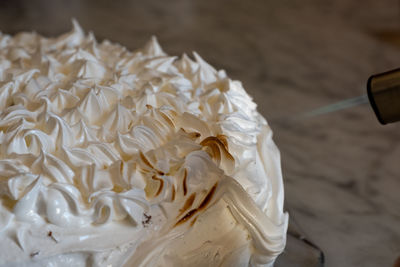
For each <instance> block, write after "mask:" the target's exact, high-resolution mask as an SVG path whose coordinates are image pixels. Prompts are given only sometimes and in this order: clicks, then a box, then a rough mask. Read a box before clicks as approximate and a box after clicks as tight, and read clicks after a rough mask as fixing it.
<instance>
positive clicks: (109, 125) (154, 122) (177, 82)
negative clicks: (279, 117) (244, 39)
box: [0, 22, 288, 266]
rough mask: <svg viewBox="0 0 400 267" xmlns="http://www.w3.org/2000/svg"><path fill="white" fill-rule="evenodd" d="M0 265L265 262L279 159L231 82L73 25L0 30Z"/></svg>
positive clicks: (278, 236) (276, 209) (270, 247)
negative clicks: (51, 33) (55, 30)
mask: <svg viewBox="0 0 400 267" xmlns="http://www.w3.org/2000/svg"><path fill="white" fill-rule="evenodd" d="M0 110H1V113H0V141H1V142H0V143H1V147H0V149H1V150H0V157H1V158H0V177H1V178H0V201H1V202H0V204H1V205H0V266H249V265H250V266H271V265H272V264H273V262H274V260H275V258H276V257H277V256H278V255H279V254H280V253H281V252H282V250H283V249H284V246H285V242H286V230H287V222H288V216H287V214H286V213H284V212H283V184H282V174H281V169H280V156H279V151H278V149H277V148H276V146H275V144H274V143H273V141H272V132H271V129H270V127H269V126H268V124H267V122H266V121H265V119H264V118H263V117H262V116H261V115H260V114H259V113H258V112H257V110H256V104H255V103H254V102H253V101H252V99H251V98H250V97H249V95H248V94H247V93H246V92H245V90H244V89H243V87H242V85H241V83H240V82H239V81H233V80H231V79H229V78H228V77H227V76H226V74H225V72H224V71H216V70H215V69H214V68H213V67H212V66H210V65H209V64H208V63H206V62H205V61H204V60H203V59H202V58H201V57H200V56H199V55H198V54H196V53H194V59H191V58H189V57H188V56H186V55H183V56H182V57H180V58H177V57H170V56H168V55H167V54H166V53H165V52H164V51H163V50H162V48H161V47H160V45H159V44H158V43H157V40H156V39H155V38H154V37H153V38H152V39H151V40H150V42H149V43H148V44H147V45H146V46H145V47H144V48H143V49H140V50H137V51H135V52H130V51H129V50H127V49H126V48H124V47H122V46H121V45H118V44H114V43H111V42H109V41H107V40H106V41H103V42H102V43H98V42H97V41H96V39H95V38H94V36H93V34H88V35H85V33H84V32H83V31H82V29H81V28H80V27H79V25H78V24H77V23H76V22H74V27H73V30H72V31H71V32H69V33H67V34H64V35H61V36H59V37H57V38H45V37H42V36H40V35H38V34H36V33H19V34H17V35H15V36H9V35H6V34H0Z"/></svg>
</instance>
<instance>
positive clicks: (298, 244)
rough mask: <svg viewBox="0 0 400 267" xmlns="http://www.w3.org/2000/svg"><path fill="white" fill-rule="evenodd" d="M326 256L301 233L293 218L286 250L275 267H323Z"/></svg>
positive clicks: (277, 260) (290, 219) (290, 221)
mask: <svg viewBox="0 0 400 267" xmlns="http://www.w3.org/2000/svg"><path fill="white" fill-rule="evenodd" d="M324 263H325V256H324V253H323V251H322V250H321V249H320V248H319V247H318V245H316V244H315V243H314V242H312V241H310V240H309V239H308V238H307V236H306V235H305V234H304V233H303V232H302V231H301V228H300V226H299V225H298V224H297V222H296V220H295V219H294V218H293V217H290V218H289V227H288V232H287V241H286V247H285V250H284V251H283V252H282V254H281V255H279V257H278V258H277V259H276V261H275V265H274V266H275V267H292V266H296V267H323V266H324Z"/></svg>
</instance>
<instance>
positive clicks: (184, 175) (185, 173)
mask: <svg viewBox="0 0 400 267" xmlns="http://www.w3.org/2000/svg"><path fill="white" fill-rule="evenodd" d="M186 179H187V169H186V168H185V172H184V174H183V195H184V196H186V194H187V185H186Z"/></svg>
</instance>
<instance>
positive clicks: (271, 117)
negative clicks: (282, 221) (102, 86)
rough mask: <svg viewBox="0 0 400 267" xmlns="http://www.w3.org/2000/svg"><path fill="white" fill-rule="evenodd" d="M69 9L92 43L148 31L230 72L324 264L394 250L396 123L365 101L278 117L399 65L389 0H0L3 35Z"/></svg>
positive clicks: (399, 8)
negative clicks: (253, 108) (256, 116)
mask: <svg viewBox="0 0 400 267" xmlns="http://www.w3.org/2000/svg"><path fill="white" fill-rule="evenodd" d="M73 17H74V18H76V19H77V20H78V21H79V23H80V24H81V26H82V27H83V28H84V30H85V31H87V32H88V31H93V32H94V33H95V36H96V37H97V39H98V40H99V41H101V40H104V39H109V40H111V41H113V42H118V43H120V44H122V45H124V46H126V47H128V48H129V49H136V48H138V47H141V46H143V45H144V44H145V42H146V41H147V40H149V38H150V37H151V35H156V36H157V37H158V39H159V42H160V43H161V45H162V47H163V48H164V50H165V51H166V52H167V53H169V54H171V55H181V54H182V53H184V52H186V53H188V54H190V53H191V52H192V51H197V52H198V53H199V54H200V55H201V56H202V57H203V58H204V59H205V60H206V61H208V62H209V63H211V64H212V65H213V66H215V67H216V68H217V69H225V70H226V71H227V73H228V75H229V76H230V77H231V78H233V79H237V80H241V81H242V82H243V84H244V87H245V88H246V90H247V91H248V92H249V94H250V95H252V96H253V97H254V100H255V102H256V103H257V104H258V109H259V111H260V112H261V113H262V114H263V115H264V116H265V117H266V118H267V120H268V122H269V123H270V125H271V127H272V129H273V130H274V140H275V142H276V143H277V145H278V147H279V148H280V150H281V154H282V168H283V175H284V183H285V197H286V203H285V205H286V209H287V210H289V213H290V217H291V219H293V218H294V219H295V221H296V222H297V223H298V225H300V226H301V228H302V231H303V232H304V233H305V234H306V236H307V238H308V239H309V240H311V241H312V242H313V243H315V244H317V245H318V246H319V247H320V248H321V249H322V250H323V251H324V253H325V257H326V266H392V265H393V263H394V262H395V260H396V258H397V257H398V256H400V164H399V163H400V123H398V124H392V125H387V126H381V125H380V124H379V123H378V122H377V120H376V118H375V115H374V114H373V111H372V109H371V108H370V107H369V105H362V106H358V107H354V108H351V109H348V110H343V111H338V112H334V113H330V114H326V115H321V116H317V117H313V118H309V119H307V120H302V121H293V122H288V121H287V120H286V119H287V118H291V117H293V116H295V115H296V114H299V113H301V112H304V111H308V110H312V109H314V108H317V107H320V106H324V105H327V104H331V103H334V102H336V101H340V100H343V99H346V98H351V97H356V96H358V95H361V94H364V93H365V84H366V81H367V79H368V77H369V76H370V75H372V74H375V73H379V72H383V71H386V70H389V69H393V68H397V67H400V1H398V0H379V1H376V0H364V1H357V0H353V1H349V0H335V1H333V0H290V1H289V0H279V1H278V0H275V1H271V0H269V1H268V0H252V1H242V0H230V1H228V0H219V1H217V0H213V1H212V0H201V1H200V0H193V1H188V0H172V1H162V0H147V1H136V0H130V1H128V0H126V1H111V0H109V1H104V0H103V1H99V0H97V1H89V0H85V1H77V0H71V1H67V0H65V1H59V0H56V1H51V0H48V1H45V0H39V1H31V0H14V1H11V0H1V1H0V31H1V32H3V33H7V34H15V33H17V32H19V31H37V32H39V33H41V34H43V35H46V36H56V35H59V34H61V33H64V32H66V31H69V30H70V29H71V28H72V25H71V18H73ZM299 253H300V252H299ZM301 253H302V252H301ZM281 266H283V265H282V263H281ZM293 266H296V265H293Z"/></svg>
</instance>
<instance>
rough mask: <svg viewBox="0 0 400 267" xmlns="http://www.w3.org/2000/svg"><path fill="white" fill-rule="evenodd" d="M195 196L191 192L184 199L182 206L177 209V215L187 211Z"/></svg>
mask: <svg viewBox="0 0 400 267" xmlns="http://www.w3.org/2000/svg"><path fill="white" fill-rule="evenodd" d="M195 198H196V193H193V194H191V195H190V197H188V199H187V200H186V201H185V204H183V207H182V208H181V209H180V210H179V216H180V215H182V214H183V213H184V212H185V211H187V210H188V209H189V208H190V207H192V205H193V202H194V200H195Z"/></svg>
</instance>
